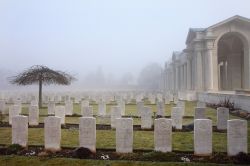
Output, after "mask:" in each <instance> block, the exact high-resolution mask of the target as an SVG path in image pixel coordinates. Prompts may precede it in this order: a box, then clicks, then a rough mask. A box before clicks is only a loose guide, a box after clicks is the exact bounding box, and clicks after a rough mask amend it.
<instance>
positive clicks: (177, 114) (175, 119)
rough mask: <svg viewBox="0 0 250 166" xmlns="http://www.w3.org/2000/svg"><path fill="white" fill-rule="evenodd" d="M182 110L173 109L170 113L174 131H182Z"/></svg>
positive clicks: (178, 108) (179, 108)
mask: <svg viewBox="0 0 250 166" xmlns="http://www.w3.org/2000/svg"><path fill="white" fill-rule="evenodd" d="M182 110H183V108H181V107H173V108H172V111H171V119H172V125H173V127H174V128H176V129H182V115H183V113H182Z"/></svg>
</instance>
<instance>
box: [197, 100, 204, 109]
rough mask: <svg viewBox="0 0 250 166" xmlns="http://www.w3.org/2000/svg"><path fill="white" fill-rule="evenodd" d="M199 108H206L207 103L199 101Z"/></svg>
mask: <svg viewBox="0 0 250 166" xmlns="http://www.w3.org/2000/svg"><path fill="white" fill-rule="evenodd" d="M197 107H200V108H206V103H205V102H202V101H198V102H197Z"/></svg>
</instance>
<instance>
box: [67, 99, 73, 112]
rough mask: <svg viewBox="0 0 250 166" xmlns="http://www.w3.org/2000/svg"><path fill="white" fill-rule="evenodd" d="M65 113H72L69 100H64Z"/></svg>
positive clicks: (71, 103)
mask: <svg viewBox="0 0 250 166" xmlns="http://www.w3.org/2000/svg"><path fill="white" fill-rule="evenodd" d="M65 114H66V115H72V114H73V102H72V101H71V100H67V101H65Z"/></svg>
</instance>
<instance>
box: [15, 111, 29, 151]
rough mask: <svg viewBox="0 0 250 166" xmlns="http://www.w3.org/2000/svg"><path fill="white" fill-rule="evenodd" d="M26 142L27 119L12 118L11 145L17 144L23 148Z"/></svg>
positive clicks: (24, 117)
mask: <svg viewBox="0 0 250 166" xmlns="http://www.w3.org/2000/svg"><path fill="white" fill-rule="evenodd" d="M27 142H28V117H27V116H22V115H18V116H14V117H13V118H12V144H19V145H21V146H23V147H26V146H27Z"/></svg>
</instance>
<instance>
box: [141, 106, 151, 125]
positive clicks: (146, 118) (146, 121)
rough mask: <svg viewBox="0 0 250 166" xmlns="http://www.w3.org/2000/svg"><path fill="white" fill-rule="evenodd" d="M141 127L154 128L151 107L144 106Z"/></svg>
mask: <svg viewBox="0 0 250 166" xmlns="http://www.w3.org/2000/svg"><path fill="white" fill-rule="evenodd" d="M141 128H142V129H151V128H152V110H151V108H150V107H143V111H142V112H141Z"/></svg>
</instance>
